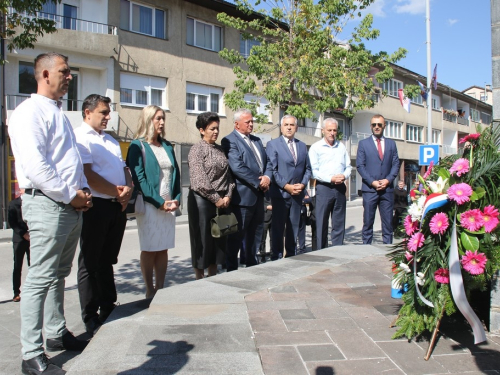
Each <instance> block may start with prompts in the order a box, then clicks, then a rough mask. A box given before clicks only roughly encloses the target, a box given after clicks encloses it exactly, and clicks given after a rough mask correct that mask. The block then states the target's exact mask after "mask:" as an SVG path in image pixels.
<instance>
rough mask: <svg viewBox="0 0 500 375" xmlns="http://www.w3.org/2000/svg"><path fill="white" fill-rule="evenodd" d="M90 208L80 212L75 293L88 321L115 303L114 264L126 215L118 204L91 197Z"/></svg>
mask: <svg viewBox="0 0 500 375" xmlns="http://www.w3.org/2000/svg"><path fill="white" fill-rule="evenodd" d="M92 202H93V203H94V205H93V207H92V208H91V209H90V210H88V211H86V212H84V213H83V226H82V234H81V236H80V255H79V257H78V293H79V295H80V307H81V309H82V318H83V321H84V322H87V321H88V320H89V319H91V318H93V317H98V313H97V312H98V310H99V309H101V313H103V312H108V311H109V310H110V309H112V306H113V304H114V303H115V302H116V298H117V296H116V286H115V278H114V274H113V264H116V263H117V262H118V253H119V252H120V247H121V244H122V239H123V233H124V231H125V226H126V224H127V216H126V214H125V212H122V206H121V204H120V203H117V202H112V201H111V200H109V199H102V198H93V199H92Z"/></svg>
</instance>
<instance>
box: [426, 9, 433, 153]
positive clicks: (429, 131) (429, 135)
mask: <svg viewBox="0 0 500 375" xmlns="http://www.w3.org/2000/svg"><path fill="white" fill-rule="evenodd" d="M425 24H426V29H427V144H428V145H430V144H431V143H432V71H431V69H432V67H431V8H430V0H426V1H425Z"/></svg>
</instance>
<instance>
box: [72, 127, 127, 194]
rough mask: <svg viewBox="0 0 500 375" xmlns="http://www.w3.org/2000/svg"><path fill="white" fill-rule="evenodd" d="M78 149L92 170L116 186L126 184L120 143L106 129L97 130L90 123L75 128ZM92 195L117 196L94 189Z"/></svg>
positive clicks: (84, 162)
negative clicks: (99, 131)
mask: <svg viewBox="0 0 500 375" xmlns="http://www.w3.org/2000/svg"><path fill="white" fill-rule="evenodd" d="M75 136H76V142H77V146H78V151H79V152H80V156H81V157H82V162H83V164H91V165H92V167H91V168H92V171H94V172H95V173H97V174H98V175H99V176H101V177H102V178H104V179H105V180H106V181H108V182H109V183H111V184H113V185H115V186H124V185H126V180H125V173H124V169H123V168H124V167H125V163H124V162H123V159H122V152H121V149H120V144H119V143H118V142H117V141H116V140H115V139H114V138H113V137H112V136H110V135H109V134H107V133H106V132H105V131H102V132H101V133H98V132H96V131H95V130H94V129H93V128H92V127H91V126H90V125H89V124H87V123H86V122H82V125H81V126H80V127H78V128H76V129H75ZM90 190H91V191H92V196H94V197H98V198H105V199H111V198H115V197H112V196H110V195H107V194H103V193H99V192H97V191H95V190H94V189H92V187H90Z"/></svg>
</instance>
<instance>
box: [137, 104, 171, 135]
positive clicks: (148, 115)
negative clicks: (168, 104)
mask: <svg viewBox="0 0 500 375" xmlns="http://www.w3.org/2000/svg"><path fill="white" fill-rule="evenodd" d="M158 111H162V113H163V116H165V111H164V110H163V109H161V108H160V107H158V106H156V105H148V106H146V107H144V109H143V110H142V112H141V116H140V117H139V126H138V128H137V133H135V139H138V138H144V139H145V140H146V142H151V141H152V140H153V137H154V135H155V127H154V125H153V118H154V117H155V115H156V112H158ZM161 137H162V138H165V127H163V130H162V132H161Z"/></svg>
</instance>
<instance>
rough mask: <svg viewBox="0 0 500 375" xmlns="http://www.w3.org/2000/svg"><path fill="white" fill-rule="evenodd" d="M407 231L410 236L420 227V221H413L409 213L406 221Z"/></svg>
mask: <svg viewBox="0 0 500 375" xmlns="http://www.w3.org/2000/svg"><path fill="white" fill-rule="evenodd" d="M404 226H405V231H406V234H407V235H408V236H411V235H412V234H413V233H414V232H415V231H416V230H417V229H418V221H412V220H411V215H407V216H406V217H405V221H404Z"/></svg>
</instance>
